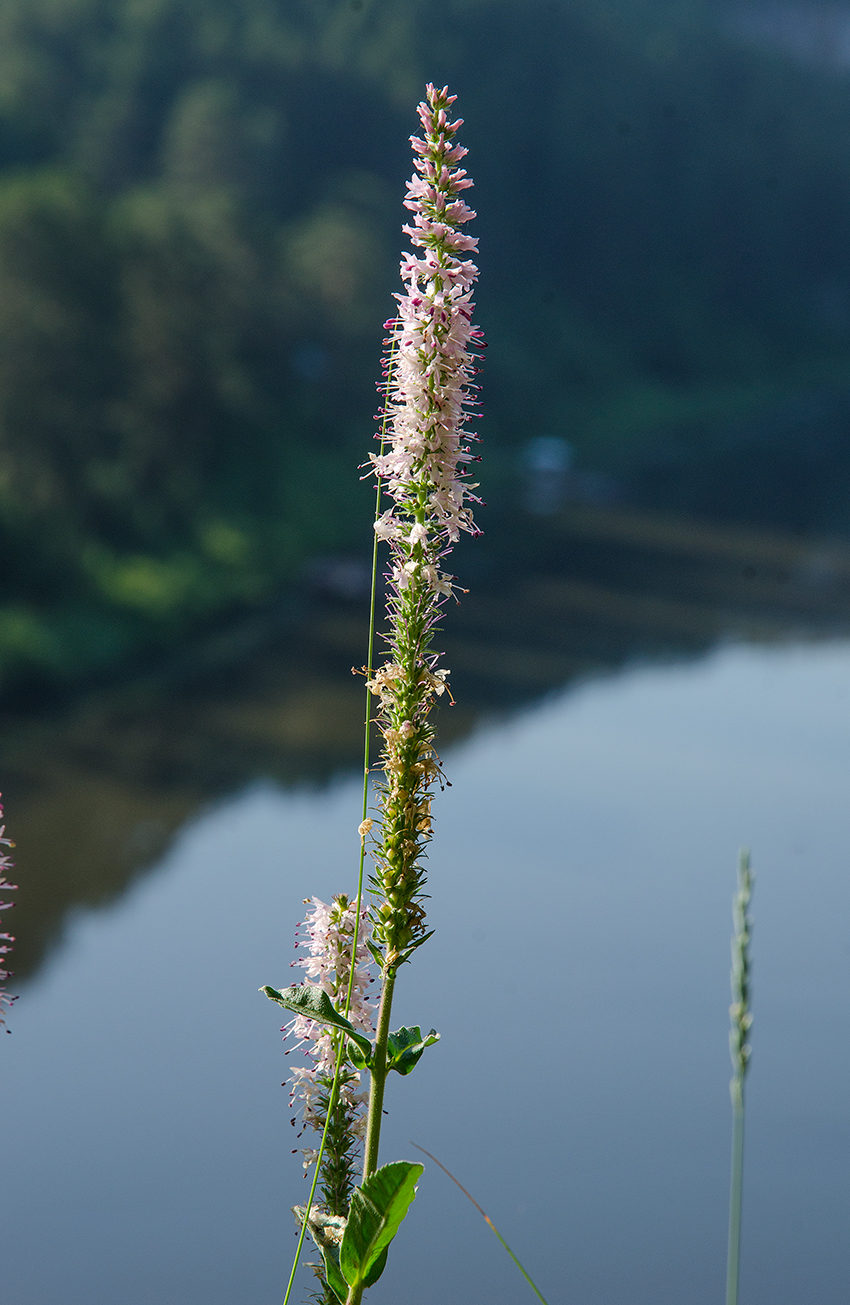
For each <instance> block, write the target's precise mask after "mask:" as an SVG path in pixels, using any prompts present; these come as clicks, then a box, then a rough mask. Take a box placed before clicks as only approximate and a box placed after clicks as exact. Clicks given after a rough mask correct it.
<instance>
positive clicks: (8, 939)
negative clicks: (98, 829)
mask: <svg viewBox="0 0 850 1305" xmlns="http://www.w3.org/2000/svg"><path fill="white" fill-rule="evenodd" d="M0 797H2V794H0ZM2 819H3V807H2V805H0V820H2ZM14 846H15V844H14V843H13V842H12V840H11V839H10V838H7V837H6V826H5V825H0V847H9V848H11V847H14ZM11 868H12V861H11V860H10V858H9V856H8V854H7V853H5V852H0V888H6V889H8V891H9V892H14V891H15V890H16V888H17V884H10V883H8V882H7V880H6V877H5V873H4V872H5V871H6V870H11ZM12 905H14V903H12V902H0V911H7V910H9V908H10V907H11V906H12ZM14 941H15V940H14V938H13V937H12V935H11V934H10V933H0V958H2V957H5V956H7V955H8V954H9V952H10V951H11V950H12V943H13V942H14ZM3 964H5V962H2V964H0V1028H5V1025H6V1021H5V1019H4V1016H3V1012H4V1010H9V1009H10V1007H11V1005H12V1003H13V1002H14V1001H15V1000H16V999H15V998H14V997H12V996H11V995H10V994H9V993H7V991H6V980H7V979H8V978H9V976H10V974H11V971H10V970H6V969H3V968H2V965H3ZM9 1031H10V1030H9V1029H6V1032H7V1033H8V1032H9Z"/></svg>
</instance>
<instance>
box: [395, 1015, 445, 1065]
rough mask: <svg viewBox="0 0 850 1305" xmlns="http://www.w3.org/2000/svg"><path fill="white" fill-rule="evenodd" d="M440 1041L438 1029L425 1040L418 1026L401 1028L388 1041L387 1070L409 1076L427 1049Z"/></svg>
mask: <svg viewBox="0 0 850 1305" xmlns="http://www.w3.org/2000/svg"><path fill="white" fill-rule="evenodd" d="M439 1041H440V1035H439V1033H438V1032H437V1030H436V1029H432V1030H431V1032H430V1033H429V1034H428V1036H427V1037H425V1038H423V1036H422V1030H421V1029H420V1027H419V1025H418V1024H414V1026H413V1028H412V1029H408V1028H401V1029H399V1030H398V1031H397V1032H396V1033H391V1034H390V1035H389V1038H388V1039H387V1069H388V1070H390V1069H395V1070H397V1071H398V1073H399V1074H409V1073H410V1071H411V1070H413V1069H415V1068H416V1066H417V1065H418V1063H419V1057H420V1056H421V1055H422V1052H423V1051H424V1050H425V1048H426V1047H433V1045H434V1043H435V1042H439Z"/></svg>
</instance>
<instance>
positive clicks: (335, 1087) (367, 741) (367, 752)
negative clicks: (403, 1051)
mask: <svg viewBox="0 0 850 1305" xmlns="http://www.w3.org/2000/svg"><path fill="white" fill-rule="evenodd" d="M394 352H395V346H393V352H392V353H391V354H390V368H389V370H388V374H387V386H386V392H387V395H389V393H390V387H391V384H392V360H393V354H394ZM384 406H385V407H386V406H387V405H386V404H385V405H384ZM386 425H387V418H386V416H384V418H383V422H382V425H381V452H382V453H383V451H384V443H385V440H386ZM380 515H381V481H380V479H378V481H377V486H376V489H375V520H376V521H377V520H378V517H379V516H380ZM377 593H378V536H377V534H376V533H375V532H374V531H373V540H372V583H371V593H370V603H369V642H368V657H367V663H366V666H367V670H368V671H369V672H370V673H371V670H372V656H373V653H374V648H375V609H376V600H377ZM371 728H372V695H371V693H370V692H369V690H368V689H367V690H366V728H365V734H364V742H363V815H362V820H363V821H365V820H366V816H367V812H368V810H369V769H370V766H371V742H372V740H371ZM361 831H362V832H361V834H360V861H359V864H358V869H357V902H356V905H355V908H354V920H355V926H354V938H353V940H352V944H351V968H350V971H349V975H348V990H347V991H346V994H345V1006H344V1008H343V1012H342V1013H343V1015H344V1016H345V1017H346V1019H347V1018H348V1012H349V1011H350V1009H351V998H352V994H353V992H354V967H355V963H356V960H357V943H358V941H359V939H360V912H361V909H362V904H363V872H364V868H365V863H366V833H365V831H363V830H362V824H361ZM385 1045H386V1044H385ZM344 1059H345V1039H344V1038H343V1037H340V1044H339V1050H338V1052H337V1058H336V1065H335V1067H334V1078H333V1084H332V1085H331V1094H330V1097H329V1098H328V1109H327V1114H326V1116H325V1126H324V1128H323V1129H322V1139H321V1142H320V1143H319V1151H318V1154H317V1156H316V1162H315V1168H314V1170H313V1181H312V1183H311V1185H310V1198H309V1200H308V1202H307V1208H306V1209H305V1211H304V1218H303V1219H302V1221H301V1228H300V1231H299V1234H298V1244H297V1246H296V1247H295V1255H294V1257H293V1261H292V1269H291V1270H290V1274H289V1281H288V1283H287V1284H286V1294H285V1295H284V1298H283V1305H288V1302H289V1297H290V1295H291V1294H292V1287H293V1284H294V1282H295V1274H296V1273H297V1271H298V1263H299V1261H300V1259H301V1249H302V1247H303V1245H304V1238H305V1236H306V1235H307V1223H308V1220H309V1218H310V1211H311V1210H312V1208H313V1199H314V1197H315V1195H316V1188H317V1186H318V1183H319V1174H320V1172H321V1168H322V1158H323V1157H324V1154H325V1143H326V1141H327V1136H328V1127H329V1125H330V1121H331V1117H332V1115H333V1112H334V1109H335V1107H336V1101H337V1097H338V1095H339V1079H340V1074H341V1072H342V1063H343V1061H344Z"/></svg>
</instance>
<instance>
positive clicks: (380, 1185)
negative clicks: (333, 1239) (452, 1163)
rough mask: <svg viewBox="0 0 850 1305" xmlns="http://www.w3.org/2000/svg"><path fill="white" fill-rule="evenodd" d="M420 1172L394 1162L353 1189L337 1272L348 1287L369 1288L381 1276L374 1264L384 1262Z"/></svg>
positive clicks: (404, 1162)
mask: <svg viewBox="0 0 850 1305" xmlns="http://www.w3.org/2000/svg"><path fill="white" fill-rule="evenodd" d="M423 1169H424V1166H423V1165H420V1164H411V1162H410V1161H409V1160H397V1161H396V1162H395V1164H391V1165H384V1166H383V1167H382V1168H381V1169H378V1170H377V1171H376V1172H375V1173H374V1174H372V1175H371V1177H370V1178H367V1179H366V1181H365V1182H364V1184H363V1186H362V1187H357V1188H355V1190H354V1192H353V1193H352V1196H351V1209H350V1210H349V1212H348V1223H347V1225H346V1228H345V1236H344V1237H343V1239H342V1246H341V1247H340V1254H339V1264H340V1268H341V1269H342V1273H343V1277H344V1278H345V1280H346V1282H347V1283H348V1285H349V1286H350V1287H355V1286H358V1287H359V1286H360V1285H361V1284H362V1285H363V1286H369V1285H371V1283H372V1282H376V1281H377V1278H378V1277H379V1276H380V1274H381V1273H382V1272H383V1265H380V1266H379V1264H378V1261H379V1260H380V1259H381V1258H382V1257H383V1258H384V1261H385V1260H386V1254H385V1253H386V1250H387V1248H388V1247H389V1244H390V1242H391V1241H392V1239H393V1238H394V1237H395V1235H396V1233H397V1232H398V1229H399V1226H400V1224H401V1221H402V1219H403V1218H404V1216H405V1215H406V1214H407V1211H408V1209H409V1208H410V1203H411V1201H412V1200H413V1198H414V1196H415V1195H416V1184H417V1182H418V1181H419V1179H420V1177H421V1176H422V1173H423ZM370 1271H371V1272H370ZM373 1275H374V1276H373Z"/></svg>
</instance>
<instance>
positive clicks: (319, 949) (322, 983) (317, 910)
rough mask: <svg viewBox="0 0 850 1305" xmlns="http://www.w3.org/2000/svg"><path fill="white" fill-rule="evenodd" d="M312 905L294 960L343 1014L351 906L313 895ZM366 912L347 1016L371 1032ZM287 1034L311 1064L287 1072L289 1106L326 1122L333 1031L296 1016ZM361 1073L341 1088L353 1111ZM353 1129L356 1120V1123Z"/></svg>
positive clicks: (314, 1121)
mask: <svg viewBox="0 0 850 1305" xmlns="http://www.w3.org/2000/svg"><path fill="white" fill-rule="evenodd" d="M312 903H313V905H312V909H311V910H309V911H308V912H307V915H306V916H305V918H304V922H303V926H302V927H303V928H305V929H306V933H307V937H306V939H305V940H304V941H302V942H298V943H296V947H301V948H304V949H305V951H306V952H307V955H306V956H301V957H299V958H298V960H295V961H293V962H292V964H293V965H296V966H300V967H302V968H303V969H304V971H305V973H306V976H307V978H308V980H309V981H310V982H311V983H314V984H315V985H316V986H317V987H320V988H322V989H323V991H324V992H326V993H327V994H328V996H329V997H330V998H331V1001H332V1002H333V1003H334V1005H335V1006H336V1008H337V1009H338V1010H339V1011H340V1012H342V1010H343V1009H344V1007H345V1000H346V995H347V993H348V981H349V976H350V974H351V952H352V945H351V944H352V941H353V937H354V921H355V908H354V903H350V904H349V905H348V906H347V907H346V908H345V910H343V911H341V910H340V906H339V901H338V899H337V900H336V901H335V902H334V903H333V904H331V905H329V904H328V903H327V902H323V901H322V900H321V899H320V898H318V897H314V898H312ZM365 926H366V912H365V910H364V911H362V912H361V918H360V927H359V929H358V931H357V946H356V949H355V958H354V983H353V985H352V990H351V1005H350V1007H349V1010H348V1019H349V1020H350V1021H351V1023H352V1024H353V1025H354V1026H355V1028H358V1029H360V1030H361V1031H362V1032H363V1033H365V1034H367V1035H368V1036H369V1037H371V1036H372V1032H373V1030H372V1003H371V1002H370V1001H369V998H368V996H367V992H366V990H367V988H368V987H369V985H370V984H371V982H372V976H371V974H370V973H369V963H370V960H371V957H370V953H369V949H368V947H367V946H366V927H365ZM283 1032H284V1033H285V1035H286V1036H287V1037H291V1038H294V1039H295V1045H294V1046H293V1047H292V1050H293V1051H295V1050H298V1049H300V1048H301V1047H305V1046H306V1051H305V1054H306V1055H307V1057H308V1058H309V1060H310V1061H311V1064H310V1065H305V1066H299V1067H297V1068H295V1069H293V1070H291V1071H290V1078H289V1082H290V1091H291V1096H292V1101H293V1104H295V1103H296V1102H297V1101H298V1102H300V1106H301V1112H302V1119H303V1122H304V1124H305V1126H307V1127H310V1128H315V1127H322V1125H323V1123H324V1121H323V1120H322V1119H321V1115H320V1105H321V1097H322V1094H323V1092H326V1090H327V1085H328V1081H329V1080H330V1079H332V1078H333V1076H334V1071H335V1068H336V1048H335V1044H334V1039H333V1037H332V1035H331V1034H330V1033H329V1032H328V1031H327V1029H326V1027H325V1026H324V1025H323V1024H317V1023H316V1022H315V1021H314V1020H309V1019H305V1018H304V1016H302V1015H297V1016H296V1017H295V1019H294V1020H292V1021H291V1022H290V1023H289V1024H287V1025H285V1026H284V1029H283ZM359 1078H360V1076H359V1074H355V1073H354V1072H353V1071H352V1072H351V1074H350V1076H349V1081H348V1082H347V1083H344V1084H343V1085H342V1087H341V1089H340V1094H341V1096H342V1099H343V1100H344V1101H345V1102H346V1103H347V1104H348V1105H349V1106H350V1107H351V1109H352V1112H354V1111H355V1110H356V1109H357V1108H359V1107H360V1106H362V1104H363V1103H364V1101H365V1097H363V1095H362V1094H361V1093H359V1092H358V1091H357V1086H358V1083H359ZM355 1127H356V1128H358V1127H359V1124H356V1125H355Z"/></svg>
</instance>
